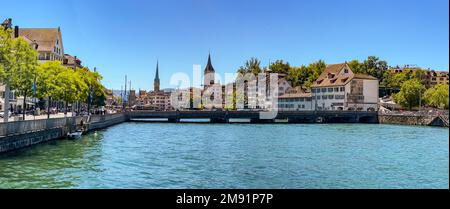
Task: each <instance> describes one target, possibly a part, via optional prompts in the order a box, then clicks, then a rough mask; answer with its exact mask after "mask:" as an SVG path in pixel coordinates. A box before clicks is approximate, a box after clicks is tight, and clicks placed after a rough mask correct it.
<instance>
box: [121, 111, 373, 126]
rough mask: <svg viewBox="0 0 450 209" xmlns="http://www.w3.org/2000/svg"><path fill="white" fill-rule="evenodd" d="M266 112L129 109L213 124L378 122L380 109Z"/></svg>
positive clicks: (132, 115) (138, 117)
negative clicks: (368, 110) (269, 117)
mask: <svg viewBox="0 0 450 209" xmlns="http://www.w3.org/2000/svg"><path fill="white" fill-rule="evenodd" d="M261 114H269V115H270V112H263V111H254V110H252V111H225V110H218V111H206V110H201V111H200V110H199V111H162V112H156V111H132V112H128V116H129V119H130V120H131V121H144V120H142V119H167V121H168V122H174V123H176V122H181V121H182V120H183V119H209V121H210V122H212V123H228V122H231V121H232V120H233V119H247V120H249V121H250V122H251V123H274V122H278V121H283V122H288V123H378V112H365V111H279V112H276V113H275V114H274V116H275V117H274V118H272V119H264V117H261V116H262V115H261Z"/></svg>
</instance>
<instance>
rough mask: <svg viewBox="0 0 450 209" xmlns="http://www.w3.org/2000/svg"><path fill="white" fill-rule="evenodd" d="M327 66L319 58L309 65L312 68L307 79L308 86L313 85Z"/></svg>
mask: <svg viewBox="0 0 450 209" xmlns="http://www.w3.org/2000/svg"><path fill="white" fill-rule="evenodd" d="M326 68H327V64H326V63H325V61H323V60H318V61H316V62H313V63H311V64H309V65H308V69H309V70H310V71H309V72H310V73H309V76H308V79H307V81H306V82H305V85H306V87H308V88H309V87H311V85H312V84H313V83H314V81H316V80H317V79H318V78H319V76H320V74H322V72H323V71H324V70H325V69H326Z"/></svg>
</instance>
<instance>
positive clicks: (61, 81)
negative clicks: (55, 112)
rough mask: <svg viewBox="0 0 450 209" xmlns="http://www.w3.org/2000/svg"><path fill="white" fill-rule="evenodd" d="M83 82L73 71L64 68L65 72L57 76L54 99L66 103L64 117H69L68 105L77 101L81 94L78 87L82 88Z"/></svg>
mask: <svg viewBox="0 0 450 209" xmlns="http://www.w3.org/2000/svg"><path fill="white" fill-rule="evenodd" d="M81 82H82V80H81V79H80V78H78V77H76V74H75V73H74V72H73V69H69V68H66V67H63V70H62V71H61V72H60V73H58V74H57V75H56V76H55V84H56V85H55V86H56V88H55V91H54V94H53V97H54V98H55V99H57V100H59V101H63V102H64V115H67V106H68V103H73V102H75V101H77V99H78V97H79V95H80V93H79V90H80V89H78V87H79V86H82V85H83V84H82V83H81Z"/></svg>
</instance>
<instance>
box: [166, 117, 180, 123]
mask: <svg viewBox="0 0 450 209" xmlns="http://www.w3.org/2000/svg"><path fill="white" fill-rule="evenodd" d="M167 121H168V122H169V123H179V122H180V118H168V120H167Z"/></svg>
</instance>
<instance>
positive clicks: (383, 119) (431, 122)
mask: <svg viewBox="0 0 450 209" xmlns="http://www.w3.org/2000/svg"><path fill="white" fill-rule="evenodd" d="M378 121H379V123H380V124H394V125H419V126H439V127H445V126H448V124H447V125H446V122H445V121H444V120H443V119H442V118H441V117H439V116H436V115H402V114H380V115H378ZM447 123H448V121H447Z"/></svg>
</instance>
